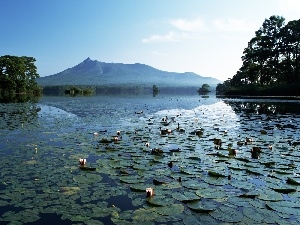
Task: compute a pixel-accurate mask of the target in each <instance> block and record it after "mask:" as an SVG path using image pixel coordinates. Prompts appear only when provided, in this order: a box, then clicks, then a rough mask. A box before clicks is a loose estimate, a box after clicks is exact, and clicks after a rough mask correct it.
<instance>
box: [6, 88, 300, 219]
mask: <svg viewBox="0 0 300 225" xmlns="http://www.w3.org/2000/svg"><path fill="white" fill-rule="evenodd" d="M0 128H1V129H0V140H1V141H0V163H1V169H0V173H1V178H0V215H1V218H0V223H1V224H29V223H30V224H55V223H57V224H141V223H143V224H178V225H179V224H227V223H235V224H299V223H300V207H299V205H300V192H299V191H300V169H299V168H300V167H299V166H300V152H299V145H300V140H299V137H300V129H299V128H300V101H299V100H287V99H285V100H284V99H283V100H280V99H229V98H228V99H221V98H216V97H215V96H214V95H209V96H199V95H178V96H177V95H160V94H158V95H157V96H155V97H153V96H152V95H128V96H116V95H99V96H91V97H62V96H44V97H42V98H41V99H40V100H39V102H38V103H12V104H0ZM257 149H259V151H260V153H257V152H256V153H257V154H256V155H255V154H253V153H251V150H255V151H256V150H257ZM229 153H234V154H229ZM254 155H255V157H254ZM79 159H86V161H87V162H86V165H84V166H80V164H79ZM147 188H152V190H154V195H153V196H150V197H147V196H146V189H147Z"/></svg>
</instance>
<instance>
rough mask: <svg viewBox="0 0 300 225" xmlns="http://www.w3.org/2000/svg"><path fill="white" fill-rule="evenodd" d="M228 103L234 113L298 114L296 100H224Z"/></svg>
mask: <svg viewBox="0 0 300 225" xmlns="http://www.w3.org/2000/svg"><path fill="white" fill-rule="evenodd" d="M224 102H225V103H226V104H227V105H230V106H231V107H232V109H233V110H234V111H235V113H246V114H266V115H276V114H287V113H293V114H300V105H299V103H297V102H242V101H229V100H226V101H224Z"/></svg>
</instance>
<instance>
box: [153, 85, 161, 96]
mask: <svg viewBox="0 0 300 225" xmlns="http://www.w3.org/2000/svg"><path fill="white" fill-rule="evenodd" d="M158 92H159V89H158V87H157V86H156V85H155V84H154V85H153V87H152V94H153V97H154V96H156V95H157V94H158Z"/></svg>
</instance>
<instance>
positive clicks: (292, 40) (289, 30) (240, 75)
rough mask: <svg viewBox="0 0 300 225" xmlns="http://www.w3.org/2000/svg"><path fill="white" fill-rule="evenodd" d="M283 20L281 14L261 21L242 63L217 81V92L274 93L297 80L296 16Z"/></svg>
mask: <svg viewBox="0 0 300 225" xmlns="http://www.w3.org/2000/svg"><path fill="white" fill-rule="evenodd" d="M284 21H285V19H284V18H283V17H281V16H271V17H270V18H269V19H266V20H265V21H264V23H263V24H262V26H261V27H260V28H259V30H257V31H256V32H255V37H253V38H252V39H251V40H250V41H249V42H248V46H247V48H245V49H244V52H243V53H244V54H243V56H242V60H243V65H242V67H241V68H240V69H239V71H237V73H236V74H235V75H234V76H233V77H232V79H229V80H228V81H225V82H224V83H223V84H219V85H218V87H217V94H222V93H225V94H233V93H235V94H245V93H246V94H248V95H257V94H263V93H271V94H274V91H275V90H282V88H283V87H287V86H289V84H290V83H293V82H300V20H294V21H290V22H288V24H287V25H285V23H284ZM283 89H286V88H283ZM275 94H276V95H278V93H275ZM291 94H292V91H291V93H287V95H291Z"/></svg>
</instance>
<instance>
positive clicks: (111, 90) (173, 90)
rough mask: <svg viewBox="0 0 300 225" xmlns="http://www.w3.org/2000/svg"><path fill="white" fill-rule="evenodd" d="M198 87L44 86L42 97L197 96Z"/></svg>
mask: <svg viewBox="0 0 300 225" xmlns="http://www.w3.org/2000/svg"><path fill="white" fill-rule="evenodd" d="M197 90H198V87H196V86H195V87H159V86H157V85H153V86H149V87H145V86H134V85H128V86H127V85H122V86H121V85H116V86H111V85H110V86H105V85H104V86H69V85H60V86H44V87H43V94H44V95H65V94H67V95H92V94H96V95H101V94H104V95H106V94H109V95H125V94H130V95H139V94H155V95H157V94H197Z"/></svg>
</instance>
